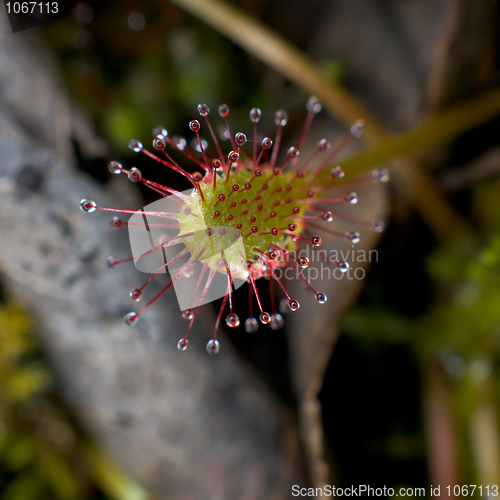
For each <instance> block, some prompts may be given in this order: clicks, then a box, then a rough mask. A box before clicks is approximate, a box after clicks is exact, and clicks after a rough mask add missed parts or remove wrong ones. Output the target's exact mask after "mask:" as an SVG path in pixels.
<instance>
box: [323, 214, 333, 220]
mask: <svg viewBox="0 0 500 500" xmlns="http://www.w3.org/2000/svg"><path fill="white" fill-rule="evenodd" d="M321 218H322V219H323V220H325V221H327V222H332V220H333V214H332V212H323V213H322V214H321Z"/></svg>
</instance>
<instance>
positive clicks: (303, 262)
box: [297, 257, 309, 269]
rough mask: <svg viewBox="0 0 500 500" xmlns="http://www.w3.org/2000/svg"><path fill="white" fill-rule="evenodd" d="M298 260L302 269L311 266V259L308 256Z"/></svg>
mask: <svg viewBox="0 0 500 500" xmlns="http://www.w3.org/2000/svg"><path fill="white" fill-rule="evenodd" d="M297 262H298V264H299V266H300V267H301V268H302V269H306V267H308V266H309V259H308V258H307V257H301V258H300V259H299V260H298V261H297Z"/></svg>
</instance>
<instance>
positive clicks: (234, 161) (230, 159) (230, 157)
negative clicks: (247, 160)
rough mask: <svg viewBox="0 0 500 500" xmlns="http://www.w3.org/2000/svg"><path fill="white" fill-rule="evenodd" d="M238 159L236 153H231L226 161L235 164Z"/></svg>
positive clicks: (238, 156)
mask: <svg viewBox="0 0 500 500" xmlns="http://www.w3.org/2000/svg"><path fill="white" fill-rule="evenodd" d="M239 158H240V155H239V154H238V153H237V152H236V151H231V152H230V153H229V154H228V155H227V159H228V160H229V161H230V162H231V163H236V162H237V161H238V160H239Z"/></svg>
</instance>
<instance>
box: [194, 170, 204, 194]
mask: <svg viewBox="0 0 500 500" xmlns="http://www.w3.org/2000/svg"><path fill="white" fill-rule="evenodd" d="M202 179H203V174H202V173H201V172H193V181H195V182H200V181H201V180H202ZM194 191H195V190H193V192H194Z"/></svg>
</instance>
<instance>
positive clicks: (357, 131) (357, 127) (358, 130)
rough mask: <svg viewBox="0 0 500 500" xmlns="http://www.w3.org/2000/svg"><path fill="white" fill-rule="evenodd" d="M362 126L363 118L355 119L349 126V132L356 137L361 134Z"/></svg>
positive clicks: (363, 124)
mask: <svg viewBox="0 0 500 500" xmlns="http://www.w3.org/2000/svg"><path fill="white" fill-rule="evenodd" d="M364 127H365V122H364V121H363V120H357V121H356V122H355V123H354V125H353V126H352V127H351V134H352V135H353V136H354V137H356V138H360V137H361V136H362V135H363V129H364Z"/></svg>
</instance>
